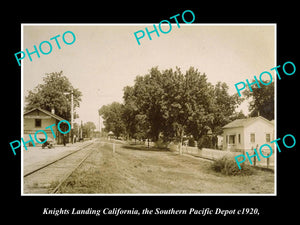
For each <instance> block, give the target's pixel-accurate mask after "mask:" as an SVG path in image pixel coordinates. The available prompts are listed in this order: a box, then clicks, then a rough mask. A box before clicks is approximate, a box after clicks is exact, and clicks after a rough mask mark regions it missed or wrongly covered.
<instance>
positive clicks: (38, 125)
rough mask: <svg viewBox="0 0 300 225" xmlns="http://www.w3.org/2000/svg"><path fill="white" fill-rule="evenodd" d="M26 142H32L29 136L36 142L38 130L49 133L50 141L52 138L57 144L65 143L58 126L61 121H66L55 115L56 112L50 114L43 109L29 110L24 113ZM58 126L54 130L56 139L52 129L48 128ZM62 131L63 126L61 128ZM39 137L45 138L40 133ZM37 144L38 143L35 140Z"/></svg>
mask: <svg viewBox="0 0 300 225" xmlns="http://www.w3.org/2000/svg"><path fill="white" fill-rule="evenodd" d="M23 116H24V137H23V138H24V140H25V141H28V140H30V138H29V134H30V135H31V136H32V138H33V140H34V134H35V132H36V131H38V130H44V131H45V132H46V133H47V136H48V139H49V138H51V139H52V140H54V141H55V142H56V143H57V144H62V143H63V134H62V133H60V132H59V130H58V128H57V124H58V122H59V121H61V120H65V119H63V118H61V117H59V116H57V115H55V113H54V110H53V111H52V112H49V111H47V110H44V109H41V108H34V109H32V110H29V111H27V112H25V113H24V115H23ZM52 124H56V126H53V127H52V129H53V131H54V133H55V136H56V138H55V139H54V138H53V134H52V131H51V129H50V128H48V129H46V127H48V126H50V125H52ZM61 129H62V126H61ZM38 135H39V136H38V137H45V135H44V134H43V133H39V134H38ZM66 135H67V139H68V136H69V133H68V134H66ZM34 142H35V144H36V145H38V143H36V141H35V140H34Z"/></svg>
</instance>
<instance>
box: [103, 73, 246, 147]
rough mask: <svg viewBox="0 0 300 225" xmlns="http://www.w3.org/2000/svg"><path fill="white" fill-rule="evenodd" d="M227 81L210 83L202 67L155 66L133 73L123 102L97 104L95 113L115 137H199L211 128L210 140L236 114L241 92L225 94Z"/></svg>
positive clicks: (237, 114) (165, 138)
mask: <svg viewBox="0 0 300 225" xmlns="http://www.w3.org/2000/svg"><path fill="white" fill-rule="evenodd" d="M228 89H229V87H228V85H227V84H226V83H224V82H218V83H217V84H216V85H212V84H211V83H209V82H208V81H207V76H206V74H205V73H200V72H199V71H198V70H197V69H195V68H193V67H190V68H189V69H188V70H187V71H186V72H185V73H182V72H181V70H180V68H178V67H176V69H175V70H173V69H167V70H163V71H160V70H158V68H157V67H153V68H151V69H150V71H149V73H148V74H146V75H143V76H137V77H136V79H135V82H134V85H133V86H126V87H125V88H124V89H123V92H124V94H123V100H124V102H123V103H118V102H113V103H111V104H109V105H105V106H102V107H101V108H100V109H99V115H101V116H102V117H103V119H104V125H105V130H106V131H107V132H109V131H112V132H113V133H114V135H115V136H116V137H119V136H124V137H126V138H129V139H131V138H136V139H148V138H149V139H151V140H152V141H154V142H155V141H158V140H159V139H161V140H162V141H164V142H170V141H176V142H182V141H183V138H184V137H190V138H193V139H194V140H196V141H198V142H199V141H200V142H204V140H205V138H207V133H208V132H210V141H209V144H210V145H212V146H213V145H215V144H216V143H215V142H216V141H215V138H214V137H216V136H217V135H219V134H221V133H222V127H223V126H224V125H225V124H227V123H229V122H230V121H232V120H234V119H236V118H244V117H245V116H244V115H243V113H242V112H238V113H237V112H236V108H237V107H238V106H239V104H240V103H241V101H242V100H243V99H242V98H240V97H238V95H237V93H236V94H233V95H230V94H229V93H228Z"/></svg>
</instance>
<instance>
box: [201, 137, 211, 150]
mask: <svg viewBox="0 0 300 225" xmlns="http://www.w3.org/2000/svg"><path fill="white" fill-rule="evenodd" d="M197 146H198V148H199V149H202V148H212V147H213V144H212V138H211V137H210V136H206V135H205V136H202V137H201V138H200V139H199V140H198V143H197Z"/></svg>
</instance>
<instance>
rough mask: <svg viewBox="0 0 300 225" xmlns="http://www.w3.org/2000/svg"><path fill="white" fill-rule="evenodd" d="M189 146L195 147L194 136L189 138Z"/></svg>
mask: <svg viewBox="0 0 300 225" xmlns="http://www.w3.org/2000/svg"><path fill="white" fill-rule="evenodd" d="M188 146H190V147H195V139H194V138H193V137H190V138H189V141H188Z"/></svg>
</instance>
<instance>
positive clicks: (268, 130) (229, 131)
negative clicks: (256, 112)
mask: <svg viewBox="0 0 300 225" xmlns="http://www.w3.org/2000/svg"><path fill="white" fill-rule="evenodd" d="M274 139H275V138H274V121H269V120H267V119H265V118H264V117H262V116H258V117H250V118H246V119H237V120H234V121H232V122H231V123H228V124H227V125H225V126H224V127H223V150H228V151H241V152H243V151H248V150H250V149H252V148H256V147H259V146H261V145H263V144H269V145H270V146H271V147H272V148H273V149H274V145H273V144H270V142H271V141H273V140H274ZM266 148H267V149H268V147H266ZM257 150H258V149H257Z"/></svg>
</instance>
